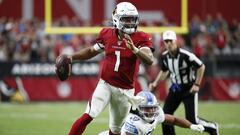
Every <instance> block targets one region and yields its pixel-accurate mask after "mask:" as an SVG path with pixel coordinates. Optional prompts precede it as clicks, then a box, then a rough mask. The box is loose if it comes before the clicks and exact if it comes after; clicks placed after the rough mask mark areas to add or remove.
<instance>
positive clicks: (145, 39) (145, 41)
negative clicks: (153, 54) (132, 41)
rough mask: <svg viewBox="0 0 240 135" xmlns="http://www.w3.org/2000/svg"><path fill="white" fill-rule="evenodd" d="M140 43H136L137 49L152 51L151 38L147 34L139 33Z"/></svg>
mask: <svg viewBox="0 0 240 135" xmlns="http://www.w3.org/2000/svg"><path fill="white" fill-rule="evenodd" d="M140 39H141V40H140V41H139V42H138V43H137V47H138V48H142V47H149V48H150V49H151V50H152V51H154V48H153V43H152V37H151V36H150V35H149V34H146V33H141V34H140Z"/></svg>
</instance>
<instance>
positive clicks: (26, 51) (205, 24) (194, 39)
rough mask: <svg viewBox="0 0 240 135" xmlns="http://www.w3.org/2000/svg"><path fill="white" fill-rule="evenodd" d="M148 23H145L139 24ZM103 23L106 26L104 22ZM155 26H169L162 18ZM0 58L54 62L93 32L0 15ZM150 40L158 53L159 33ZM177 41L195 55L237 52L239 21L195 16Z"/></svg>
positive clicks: (65, 22) (63, 22)
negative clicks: (57, 30)
mask: <svg viewBox="0 0 240 135" xmlns="http://www.w3.org/2000/svg"><path fill="white" fill-rule="evenodd" d="M142 24H144V25H148V23H142ZM103 25H104V26H106V25H109V24H107V23H106V22H104V23H103ZM150 25H152V24H150ZM157 25H160V26H169V25H172V23H171V24H170V23H169V22H168V21H166V20H165V21H164V22H162V23H159V24H157ZM54 26H58V27H61V26H89V24H88V23H83V22H81V21H80V20H78V19H77V18H76V17H74V18H71V19H69V18H67V17H62V18H61V19H59V20H56V21H54ZM0 33H1V34H0V61H23V62H29V61H33V62H35V61H38V62H45V61H55V58H56V57H57V56H58V55H59V54H61V53H66V54H71V53H73V52H74V51H77V50H79V49H81V48H84V47H86V46H90V45H92V44H93V42H94V39H95V38H96V35H91V34H89V35H88V34H86V35H72V34H65V35H48V34H46V33H45V32H44V21H40V20H38V19H36V18H35V19H32V20H24V19H21V20H15V19H9V18H5V17H1V18H0ZM152 36H153V42H154V46H155V48H156V51H155V55H156V56H158V55H159V54H160V53H161V52H162V51H163V50H164V48H163V45H162V40H161V35H160V34H154V35H152ZM178 44H179V46H181V47H183V48H187V49H188V50H191V51H193V52H194V53H195V54H196V55H197V56H198V57H200V58H201V57H206V56H207V57H208V56H217V55H219V54H222V55H232V54H236V55H240V22H239V21H238V20H236V19H233V20H232V21H231V22H227V21H226V20H225V19H224V17H223V16H222V15H221V14H217V15H215V16H213V15H210V14H209V15H206V18H200V17H199V16H197V15H195V16H194V17H192V18H191V21H190V22H189V33H188V34H186V35H179V36H178Z"/></svg>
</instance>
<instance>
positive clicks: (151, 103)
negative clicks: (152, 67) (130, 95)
mask: <svg viewBox="0 0 240 135" xmlns="http://www.w3.org/2000/svg"><path fill="white" fill-rule="evenodd" d="M137 96H140V97H143V99H144V100H143V101H142V102H141V103H140V104H139V105H138V111H139V115H140V117H142V118H143V119H144V120H145V121H147V122H152V121H154V119H155V118H156V117H158V115H159V104H158V102H157V98H156V97H155V96H154V95H153V94H152V93H151V92H150V91H147V90H144V91H141V92H139V93H138V94H137Z"/></svg>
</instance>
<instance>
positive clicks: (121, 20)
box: [112, 2, 139, 34]
mask: <svg viewBox="0 0 240 135" xmlns="http://www.w3.org/2000/svg"><path fill="white" fill-rule="evenodd" d="M112 19H113V25H114V26H115V27H116V28H117V29H119V30H122V31H123V32H124V33H127V34H132V33H133V32H135V31H136V30H137V26H138V24H139V16H138V11H137V8H136V7H135V6H134V5H133V4H131V3H129V2H121V3H119V4H117V6H116V8H115V10H114V11H113V13H112Z"/></svg>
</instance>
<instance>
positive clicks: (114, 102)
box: [85, 79, 134, 134]
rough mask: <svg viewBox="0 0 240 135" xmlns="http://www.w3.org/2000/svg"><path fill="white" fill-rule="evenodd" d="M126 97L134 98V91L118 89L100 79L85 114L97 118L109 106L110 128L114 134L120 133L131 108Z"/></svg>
mask: <svg viewBox="0 0 240 135" xmlns="http://www.w3.org/2000/svg"><path fill="white" fill-rule="evenodd" d="M126 95H128V96H133V95H134V89H122V88H118V87H115V86H112V85H110V84H109V83H107V82H105V81H104V80H102V79H100V80H99V82H98V84H97V87H96V89H95V91H94V93H93V95H92V99H91V100H90V101H89V102H88V106H87V109H86V112H85V113H88V114H89V115H90V116H91V117H92V118H95V117H97V116H98V115H99V114H100V113H101V112H102V111H103V110H104V109H105V108H106V106H107V105H108V104H109V128H110V130H111V131H112V132H113V133H114V134H117V133H120V131H121V127H122V125H123V123H124V121H125V118H126V116H127V115H128V113H129V110H130V107H131V104H130V102H129V101H128V97H127V96H126Z"/></svg>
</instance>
